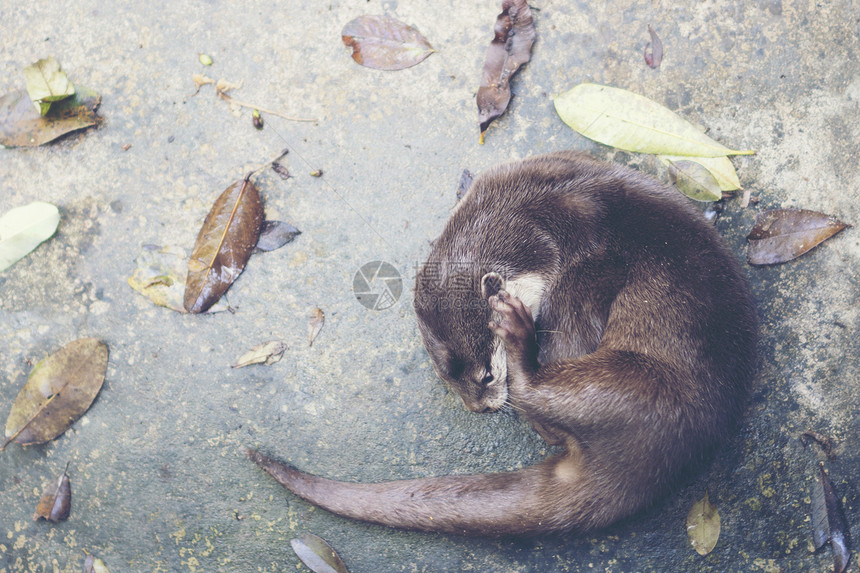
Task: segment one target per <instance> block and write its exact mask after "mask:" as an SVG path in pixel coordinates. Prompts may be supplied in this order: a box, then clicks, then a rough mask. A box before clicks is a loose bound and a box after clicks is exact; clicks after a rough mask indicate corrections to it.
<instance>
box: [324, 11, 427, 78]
mask: <svg viewBox="0 0 860 573" xmlns="http://www.w3.org/2000/svg"><path fill="white" fill-rule="evenodd" d="M340 34H341V37H342V38H343V43H344V44H346V45H347V46H350V47H351V48H352V59H353V60H355V61H356V62H358V63H359V64H361V65H362V66H366V67H368V68H374V69H377V70H402V69H404V68H408V67H411V66H414V65H415V64H418V63H420V62H423V61H424V60H425V59H426V58H427V56H429V55H430V54H432V53H433V52H435V51H436V50H434V49H433V46H431V45H430V43H429V42H427V40H426V39H425V38H424V36H422V35H421V33H420V32H419V31H418V30H416V29H415V28H413V27H412V26H407V25H406V24H404V23H403V22H401V21H399V20H395V19H394V18H390V17H388V16H359V17H358V18H356V19H355V20H352V21H351V22H349V23H348V24H347V25H346V26H344V27H343V30H342V31H341V33H340Z"/></svg>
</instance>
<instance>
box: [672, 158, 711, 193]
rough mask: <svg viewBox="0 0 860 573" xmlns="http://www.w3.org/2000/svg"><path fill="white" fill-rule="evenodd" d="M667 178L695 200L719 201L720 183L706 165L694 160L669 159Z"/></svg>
mask: <svg viewBox="0 0 860 573" xmlns="http://www.w3.org/2000/svg"><path fill="white" fill-rule="evenodd" d="M669 178H670V179H672V183H674V184H675V186H676V187H677V188H678V189H680V190H681V192H682V193H683V194H684V195H686V196H687V197H689V198H690V199H694V200H696V201H719V200H720V199H722V198H723V192H722V191H721V190H720V184H719V183H717V180H716V179H715V178H714V176H713V175H711V172H710V171H708V170H707V168H706V167H704V166H703V165H701V164H700V163H696V162H695V161H670V162H669Z"/></svg>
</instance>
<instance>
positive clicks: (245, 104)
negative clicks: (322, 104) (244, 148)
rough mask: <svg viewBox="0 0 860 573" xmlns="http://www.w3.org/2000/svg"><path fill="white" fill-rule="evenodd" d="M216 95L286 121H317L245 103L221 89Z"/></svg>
mask: <svg viewBox="0 0 860 573" xmlns="http://www.w3.org/2000/svg"><path fill="white" fill-rule="evenodd" d="M218 95H219V96H220V97H221V99H223V100H225V101H228V102H230V103H235V104H236V105H240V106H242V107H247V108H250V109H256V110H259V111H261V112H263V113H268V114H269V115H275V116H278V117H280V118H283V119H286V120H288V121H307V122H317V121H319V120H318V119H309V118H305V117H292V116H289V115H284V114H282V113H279V112H277V111H272V110H270V109H266V108H263V107H260V106H258V105H254V104H251V103H245V102H243V101H239V100H237V99H236V98H234V97H231V96H229V95H227V94H226V93H224V92H222V91H219V92H218Z"/></svg>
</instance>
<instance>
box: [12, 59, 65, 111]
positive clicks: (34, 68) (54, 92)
mask: <svg viewBox="0 0 860 573" xmlns="http://www.w3.org/2000/svg"><path fill="white" fill-rule="evenodd" d="M24 81H25V82H26V85H27V94H28V95H29V96H30V100H31V101H32V102H33V105H34V108H35V109H36V111H38V112H39V115H45V114H46V113H48V110H49V109H50V108H51V103H53V102H55V101H60V100H63V99H66V98H67V97H69V96H71V95H74V93H75V86H73V85H72V82H70V81H69V78H67V77H66V72H64V71H63V70H62V69H60V63H59V62H58V61H57V60H55V59H54V58H53V57H48V58H44V59H41V60H39V61H38V62H36V63H35V64H32V65H29V66H27V67H26V68H24Z"/></svg>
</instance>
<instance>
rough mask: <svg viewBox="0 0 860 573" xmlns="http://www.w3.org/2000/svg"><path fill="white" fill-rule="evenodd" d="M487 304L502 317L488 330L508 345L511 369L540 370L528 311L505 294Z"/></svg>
mask: <svg viewBox="0 0 860 573" xmlns="http://www.w3.org/2000/svg"><path fill="white" fill-rule="evenodd" d="M487 300H488V302H489V303H490V308H492V309H493V310H494V311H496V312H498V313H499V314H500V315H501V320H500V321H499V322H496V321H492V322H490V323H489V324H488V326H489V328H490V330H491V331H492V332H493V334H495V335H496V336H498V337H499V338H501V339H502V341H503V342H504V343H505V351H506V352H507V354H508V364H509V366H517V367H520V368H522V369H524V370H527V371H534V370H537V364H538V362H537V338H536V336H535V322H534V319H532V313H531V311H530V310H529V308H528V307H527V306H526V305H524V304H523V301H521V300H520V299H518V298H517V297H515V296H513V295H511V294H510V293H509V292H507V291H505V290H500V291H499V292H498V294H496V295H493V296H491V297H490V298H489V299H487Z"/></svg>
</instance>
